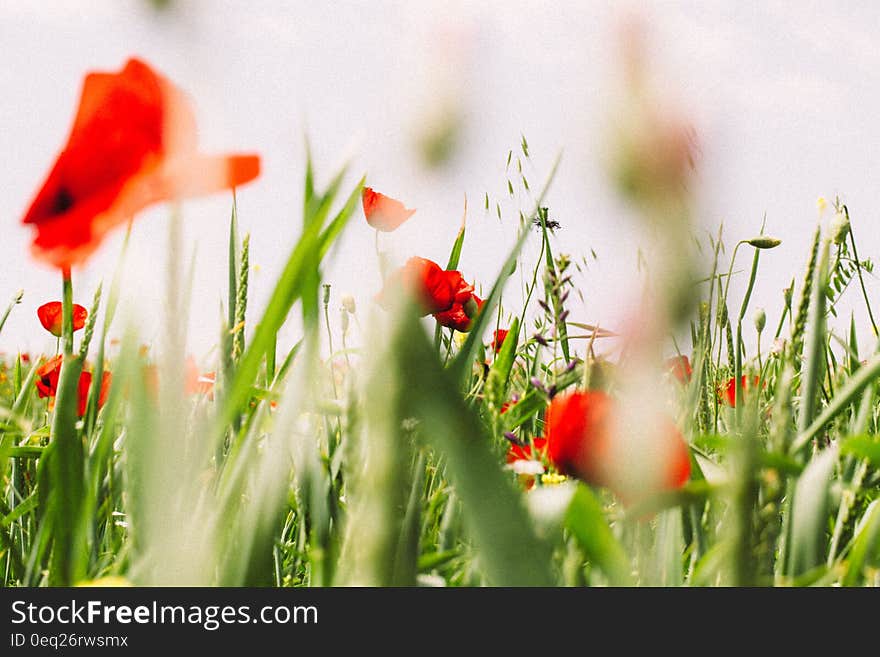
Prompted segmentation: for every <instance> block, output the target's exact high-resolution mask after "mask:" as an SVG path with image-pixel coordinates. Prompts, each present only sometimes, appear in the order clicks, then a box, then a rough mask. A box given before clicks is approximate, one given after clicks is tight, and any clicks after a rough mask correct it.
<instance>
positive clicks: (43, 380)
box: [34, 354, 64, 397]
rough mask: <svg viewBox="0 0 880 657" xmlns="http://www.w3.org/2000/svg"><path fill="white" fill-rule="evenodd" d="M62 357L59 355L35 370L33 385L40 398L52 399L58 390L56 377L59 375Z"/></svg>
mask: <svg viewBox="0 0 880 657" xmlns="http://www.w3.org/2000/svg"><path fill="white" fill-rule="evenodd" d="M63 360H64V356H62V355H61V354H59V355H58V356H55V357H54V358H50V359H49V360H47V361H46V362H45V363H43V364H42V365H40V366H39V367H38V368H37V373H36V378H35V379H34V385H36V386H37V394H38V395H39V396H40V397H54V396H55V393H56V391H57V390H58V375H59V374H60V373H61V362H62V361H63Z"/></svg>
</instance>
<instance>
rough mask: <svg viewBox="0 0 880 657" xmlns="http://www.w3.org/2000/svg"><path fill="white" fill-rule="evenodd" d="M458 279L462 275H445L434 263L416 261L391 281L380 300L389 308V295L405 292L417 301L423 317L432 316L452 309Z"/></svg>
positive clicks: (412, 261)
mask: <svg viewBox="0 0 880 657" xmlns="http://www.w3.org/2000/svg"><path fill="white" fill-rule="evenodd" d="M459 278H461V274H459V273H458V272H456V271H444V270H443V269H441V268H440V265H438V264H437V263H436V262H434V261H432V260H428V259H427V258H417V257H413V258H410V259H409V260H407V261H406V264H405V265H404V266H403V267H401V268H400V269H398V270H397V271H395V272H394V273H392V274H391V275H390V276H389V277H388V279H387V280H386V281H385V286H384V287H383V288H382V291H381V292H380V293H379V297H378V300H379V303H380V304H382V306H383V307H387V301H388V299H389V295H390V294H399V293H400V291H401V290H402V291H403V292H404V293H406V294H410V295H412V296H414V297H415V298H416V300H417V301H418V303H419V305H420V306H421V310H422V315H431V314H433V313H437V312H442V311H444V310H447V309H449V308H450V307H452V304H453V302H454V301H455V297H456V289H457V288H456V287H454V286H455V285H456V284H457V282H458V279H459Z"/></svg>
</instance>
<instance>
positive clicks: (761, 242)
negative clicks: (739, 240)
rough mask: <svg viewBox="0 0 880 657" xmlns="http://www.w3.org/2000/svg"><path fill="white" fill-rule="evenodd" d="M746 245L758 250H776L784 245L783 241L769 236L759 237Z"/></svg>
mask: <svg viewBox="0 0 880 657" xmlns="http://www.w3.org/2000/svg"><path fill="white" fill-rule="evenodd" d="M746 244H748V245H749V246H753V247H755V248H756V249H775V248H776V247H777V246H779V245H780V244H782V240H781V239H779V238H776V237H770V236H769V235H759V236H758V237H753V238H752V239H750V240H748V241H747V242H746Z"/></svg>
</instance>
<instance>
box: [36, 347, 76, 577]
mask: <svg viewBox="0 0 880 657" xmlns="http://www.w3.org/2000/svg"><path fill="white" fill-rule="evenodd" d="M81 372H82V360H81V359H79V358H77V357H71V356H68V357H66V358H65V360H64V364H63V365H62V367H61V375H60V377H59V381H58V394H57V397H56V400H55V416H54V418H53V420H52V442H53V444H54V445H55V448H54V450H53V452H52V455H51V460H50V468H49V481H50V483H49V486H50V489H49V499H48V503H49V510H48V513H47V515H46V516H44V521H48V522H50V523H51V526H52V540H53V541H54V545H53V547H52V567H51V570H50V583H51V584H53V585H56V586H58V585H61V586H70V585H71V584H73V583H75V582H76V581H78V580H79V579H81V578H82V577H83V575H85V561H84V559H85V549H84V545H83V541H84V538H85V537H84V536H83V535H82V532H81V531H80V529H81V527H80V523H81V520H82V518H81V513H82V510H83V493H84V492H85V489H84V481H83V479H84V471H83V463H84V457H83V445H82V441H81V440H80V437H79V434H78V432H77V429H76V421H77V417H78V413H77V411H78V406H79V377H80V373H81Z"/></svg>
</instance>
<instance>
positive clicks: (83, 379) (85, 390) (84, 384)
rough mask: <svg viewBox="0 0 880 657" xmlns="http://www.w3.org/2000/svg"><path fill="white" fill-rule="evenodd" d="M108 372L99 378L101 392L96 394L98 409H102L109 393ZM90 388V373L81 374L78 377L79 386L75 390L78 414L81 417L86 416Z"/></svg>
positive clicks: (109, 378)
mask: <svg viewBox="0 0 880 657" xmlns="http://www.w3.org/2000/svg"><path fill="white" fill-rule="evenodd" d="M111 378H112V377H111V375H110V372H104V374H103V375H102V376H101V390H100V392H99V394H98V408H99V409H100V408H102V407H103V406H104V403H105V402H106V401H107V394H108V393H109V392H110V380H111ZM91 386H92V373H91V372H83V373H82V374H80V376H79V385H78V387H77V390H78V392H79V400H78V401H79V414H80V416H83V415H85V414H86V405H87V404H88V401H89V388H91Z"/></svg>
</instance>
